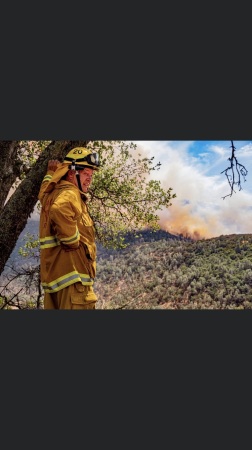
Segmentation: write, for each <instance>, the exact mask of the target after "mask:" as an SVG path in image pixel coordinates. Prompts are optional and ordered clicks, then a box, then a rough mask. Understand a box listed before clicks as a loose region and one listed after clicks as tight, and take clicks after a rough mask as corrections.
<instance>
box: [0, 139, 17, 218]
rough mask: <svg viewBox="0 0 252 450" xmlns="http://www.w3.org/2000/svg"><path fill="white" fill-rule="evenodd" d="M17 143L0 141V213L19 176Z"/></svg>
mask: <svg viewBox="0 0 252 450" xmlns="http://www.w3.org/2000/svg"><path fill="white" fill-rule="evenodd" d="M18 148H19V141H0V211H1V209H2V208H3V206H4V203H5V200H6V197H7V195H8V193H9V190H10V188H11V186H12V185H13V183H14V182H15V181H16V179H17V177H18V176H19V174H20V171H19V169H20V165H19V164H18V162H17V151H18Z"/></svg>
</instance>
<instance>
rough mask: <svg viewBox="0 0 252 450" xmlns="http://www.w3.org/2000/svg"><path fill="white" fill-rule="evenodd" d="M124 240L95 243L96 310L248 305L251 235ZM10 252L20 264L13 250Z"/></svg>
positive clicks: (144, 235) (152, 236)
mask: <svg viewBox="0 0 252 450" xmlns="http://www.w3.org/2000/svg"><path fill="white" fill-rule="evenodd" d="M34 227H35V228H34ZM36 227H37V224H31V227H30V228H29V232H30V233H31V234H36V231H35V230H36ZM26 232H27V230H26ZM20 240H21V238H20ZM127 242H128V243H129V246H128V247H127V248H125V249H123V250H107V249H104V248H103V247H101V246H100V245H97V250H98V259H97V278H96V282H95V291H96V293H97V294H98V302H97V308H98V309H252V234H241V235H237V234H233V235H227V236H220V237H217V238H212V239H205V240H199V241H192V240H190V239H185V238H183V237H182V236H174V235H171V234H169V233H167V232H165V231H162V230H160V231H158V232H155V233H153V232H152V233H151V232H149V231H143V232H142V233H141V235H139V236H138V237H137V238H136V237H134V236H133V235H131V234H129V235H128V236H127ZM12 257H13V259H14V260H15V264H17V265H20V263H21V259H20V258H21V257H20V255H18V252H17V249H15V252H13V255H12ZM23 278H24V277H23ZM28 284H29V283H28ZM20 286H21V285H20V283H19V284H18V288H19V289H20ZM30 287H31V284H30V285H29V288H30ZM36 289H37V288H35V291H34V288H33V292H32V293H31V290H30V291H29V296H30V298H33V299H35V298H36V296H37V292H36ZM24 298H27V294H26V295H25V296H24ZM34 301H35V300H34ZM34 307H35V306H34Z"/></svg>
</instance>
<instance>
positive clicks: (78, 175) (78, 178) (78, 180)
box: [75, 170, 82, 192]
mask: <svg viewBox="0 0 252 450" xmlns="http://www.w3.org/2000/svg"><path fill="white" fill-rule="evenodd" d="M75 175H76V179H77V183H78V186H79V189H80V191H81V192H82V186H81V182H80V174H79V172H78V170H76V172H75Z"/></svg>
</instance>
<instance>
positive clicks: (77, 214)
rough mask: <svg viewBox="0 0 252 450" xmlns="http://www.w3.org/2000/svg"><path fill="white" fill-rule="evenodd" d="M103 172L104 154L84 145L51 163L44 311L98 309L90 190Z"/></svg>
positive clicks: (43, 190)
mask: <svg viewBox="0 0 252 450" xmlns="http://www.w3.org/2000/svg"><path fill="white" fill-rule="evenodd" d="M97 170H99V158H98V153H93V152H91V151H90V150H88V149H86V148H84V147H77V148H74V149H72V150H71V151H70V152H69V153H68V154H67V155H66V157H65V159H64V161H63V163H60V162H59V161H57V160H51V161H49V163H48V168H47V173H46V175H45V177H44V179H43V181H42V184H41V187H40V191H39V195H38V198H39V201H40V204H41V213H40V224H39V240H40V280H41V285H42V287H43V290H44V309H78V310H84V309H95V304H96V301H97V296H96V294H95V292H94V290H93V285H94V280H95V275H96V244H95V230H94V223H93V221H92V219H91V217H90V214H89V212H88V204H87V200H88V198H87V195H86V193H87V192H88V189H89V186H90V184H91V182H92V177H93V174H94V172H95V171H97Z"/></svg>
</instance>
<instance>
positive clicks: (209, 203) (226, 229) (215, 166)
mask: <svg viewBox="0 0 252 450" xmlns="http://www.w3.org/2000/svg"><path fill="white" fill-rule="evenodd" d="M135 143H137V145H138V147H139V149H140V150H141V151H142V152H143V153H144V154H146V156H148V157H151V156H154V162H155V163H157V162H159V161H160V162H161V164H162V165H161V168H160V170H159V171H158V172H153V174H152V177H153V178H155V179H158V180H160V181H161V184H162V187H163V188H164V189H168V188H169V187H172V188H173V191H172V192H173V193H176V195H177V197H176V198H175V199H173V200H172V206H171V207H169V208H168V209H167V210H164V211H162V212H161V213H160V214H159V216H160V224H161V226H162V227H163V228H166V229H167V230H168V231H170V232H172V233H174V234H178V233H184V234H185V233H187V234H190V235H193V236H195V237H200V238H203V237H205V238H209V237H216V236H219V235H221V234H233V233H235V234H239V233H251V232H252V230H251V225H250V224H251V223H252V170H251V171H250V173H251V175H250V177H251V178H250V179H249V182H248V183H247V182H245V183H244V182H243V179H242V188H243V189H242V190H241V191H239V190H238V189H236V193H234V194H233V195H232V196H231V197H226V198H225V199H224V200H223V197H224V196H226V195H228V194H229V193H230V187H229V185H228V181H227V178H226V177H225V174H221V171H223V170H225V169H226V168H227V167H228V164H229V162H228V160H227V159H228V157H229V156H230V155H231V153H230V148H229V147H225V146H224V145H223V146H221V145H219V144H218V145H214V144H213V145H209V147H208V151H209V153H208V152H206V151H202V152H200V151H198V155H199V157H197V155H196V154H195V153H193V154H192V152H191V150H192V147H193V144H194V143H193V142H192V141H135ZM251 154H252V144H249V145H244V146H243V147H241V148H239V153H238V151H237V152H236V157H237V159H238V161H239V162H240V163H241V164H244V165H245V166H246V163H247V162H248V160H247V158H245V156H246V157H247V156H250V158H251ZM243 158H245V159H246V161H245V160H244V159H243ZM250 167H251V163H250V166H249V168H250ZM247 169H248V167H247ZM247 178H248V176H247ZM247 181H248V180H247Z"/></svg>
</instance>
